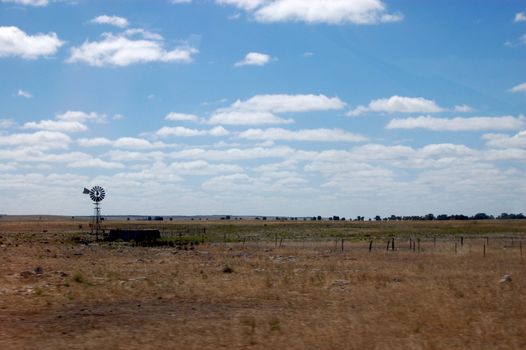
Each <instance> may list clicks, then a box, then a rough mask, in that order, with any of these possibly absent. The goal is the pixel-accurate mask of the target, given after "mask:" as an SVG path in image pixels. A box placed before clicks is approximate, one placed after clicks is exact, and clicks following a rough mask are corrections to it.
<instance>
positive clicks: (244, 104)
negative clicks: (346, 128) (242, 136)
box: [231, 94, 345, 113]
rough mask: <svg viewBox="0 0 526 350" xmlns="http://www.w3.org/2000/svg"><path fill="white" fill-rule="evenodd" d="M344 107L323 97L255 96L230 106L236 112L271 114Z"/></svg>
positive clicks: (342, 104)
mask: <svg viewBox="0 0 526 350" xmlns="http://www.w3.org/2000/svg"><path fill="white" fill-rule="evenodd" d="M344 107H345V102H343V101H342V100H340V99H339V98H338V97H327V96H325V95H312V94H309V95H285V94H276V95H256V96H254V97H251V98H250V99H248V100H246V101H240V100H237V101H236V102H234V103H233V104H232V106H231V108H232V109H236V110H249V111H269V112H273V113H289V112H290V113H292V112H296V113H297V112H314V111H328V110H337V109H342V108H344Z"/></svg>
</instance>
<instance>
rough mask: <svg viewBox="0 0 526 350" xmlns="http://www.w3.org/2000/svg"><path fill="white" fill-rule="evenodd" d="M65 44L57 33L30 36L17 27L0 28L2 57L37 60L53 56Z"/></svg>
mask: <svg viewBox="0 0 526 350" xmlns="http://www.w3.org/2000/svg"><path fill="white" fill-rule="evenodd" d="M63 44H64V42H63V41H62V40H60V39H59V38H58V37H57V34H55V33H48V34H40V33H39V34H36V35H28V34H26V33H25V32H24V31H22V30H20V29H18V28H17V27H0V57H6V56H20V57H22V58H24V59H36V58H38V57H41V56H51V55H53V54H55V53H56V52H57V50H58V49H59V47H61V46H62V45H63Z"/></svg>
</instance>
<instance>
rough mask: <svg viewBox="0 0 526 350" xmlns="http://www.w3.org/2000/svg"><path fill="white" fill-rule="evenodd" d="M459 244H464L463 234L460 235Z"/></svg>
mask: <svg viewBox="0 0 526 350" xmlns="http://www.w3.org/2000/svg"><path fill="white" fill-rule="evenodd" d="M460 246H461V247H462V246H464V236H460Z"/></svg>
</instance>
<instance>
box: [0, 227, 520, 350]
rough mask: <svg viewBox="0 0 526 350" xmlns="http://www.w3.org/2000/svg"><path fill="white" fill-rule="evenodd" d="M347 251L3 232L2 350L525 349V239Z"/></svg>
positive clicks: (327, 244)
mask: <svg viewBox="0 0 526 350" xmlns="http://www.w3.org/2000/svg"><path fill="white" fill-rule="evenodd" d="M455 242H456V243H457V249H456V251H455V246H454V244H455ZM524 242H525V243H526V240H525V241H524ZM344 243H345V244H344V250H343V251H342V250H341V241H337V240H326V241H323V242H321V241H320V242H317V241H315V240H310V241H306V242H305V241H301V240H300V241H295V242H294V243H293V242H287V241H285V242H282V245H281V247H280V246H279V243H276V242H275V241H268V242H263V241H261V242H250V243H245V244H244V245H243V243H228V244H224V243H208V244H203V245H199V246H198V247H197V248H196V249H194V250H186V251H185V250H177V249H175V248H148V247H131V246H126V245H113V246H110V245H107V244H88V245H86V244H74V243H72V242H67V241H66V242H61V241H60V240H57V239H55V240H54V239H43V238H42V237H41V236H40V238H39V239H34V238H33V239H30V238H28V236H27V235H26V236H24V235H20V234H16V233H12V234H3V238H2V244H1V245H0V261H1V265H0V348H1V349H98V350H100V349H217V348H227V349H239V348H242V349H269V348H272V349H525V348H526V293H525V291H526V289H525V288H526V273H525V272H526V270H525V267H526V265H525V261H524V259H525V258H526V257H521V254H520V239H519V240H517V239H515V240H514V241H513V242H511V240H510V239H507V238H495V239H494V238H492V239H491V240H490V241H489V245H487V246H486V254H485V256H484V252H483V249H484V244H487V243H488V242H486V240H485V239H484V238H476V239H470V240H466V241H465V242H464V245H462V246H460V242H459V241H458V240H454V241H451V240H439V241H438V242H433V241H432V240H429V239H427V240H425V241H424V240H423V241H422V242H421V246H420V252H418V250H417V249H415V251H413V249H410V248H409V244H410V243H409V242H408V241H407V240H406V239H404V240H400V241H396V247H395V250H394V251H392V250H389V251H386V241H382V240H378V241H375V244H374V246H373V250H372V251H371V252H369V249H368V248H369V242H367V241H364V242H352V243H351V242H344ZM525 248H526V247H525ZM525 255H526V251H525ZM38 267H40V269H37V268H38ZM35 269H36V270H35ZM504 275H509V276H511V281H503V282H501V281H500V280H501V279H502V278H503V276H504Z"/></svg>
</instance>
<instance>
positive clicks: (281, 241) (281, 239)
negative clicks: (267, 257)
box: [279, 237, 283, 248]
mask: <svg viewBox="0 0 526 350" xmlns="http://www.w3.org/2000/svg"><path fill="white" fill-rule="evenodd" d="M281 243H283V237H281V238H280V239H279V247H280V248H281Z"/></svg>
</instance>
